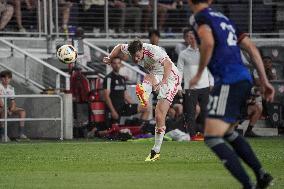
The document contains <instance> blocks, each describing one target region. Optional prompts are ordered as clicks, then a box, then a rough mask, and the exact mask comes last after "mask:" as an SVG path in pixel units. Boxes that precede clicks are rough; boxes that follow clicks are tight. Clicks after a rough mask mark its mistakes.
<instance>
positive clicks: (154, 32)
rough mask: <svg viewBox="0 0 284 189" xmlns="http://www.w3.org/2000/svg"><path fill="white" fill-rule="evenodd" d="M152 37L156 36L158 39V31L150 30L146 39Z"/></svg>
mask: <svg viewBox="0 0 284 189" xmlns="http://www.w3.org/2000/svg"><path fill="white" fill-rule="evenodd" d="M152 35H156V36H158V37H160V32H159V31H158V30H154V29H152V30H150V31H149V34H148V37H149V38H150V37H151V36H152Z"/></svg>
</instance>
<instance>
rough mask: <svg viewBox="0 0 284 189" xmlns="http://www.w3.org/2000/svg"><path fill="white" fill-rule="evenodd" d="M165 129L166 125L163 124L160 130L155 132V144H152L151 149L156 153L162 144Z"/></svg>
mask: <svg viewBox="0 0 284 189" xmlns="http://www.w3.org/2000/svg"><path fill="white" fill-rule="evenodd" d="M165 130H166V127H165V126H164V127H163V131H162V132H160V133H158V132H155V144H154V146H153V148H152V150H154V151H155V152H156V153H160V150H161V146H162V143H163V139H164V135H165Z"/></svg>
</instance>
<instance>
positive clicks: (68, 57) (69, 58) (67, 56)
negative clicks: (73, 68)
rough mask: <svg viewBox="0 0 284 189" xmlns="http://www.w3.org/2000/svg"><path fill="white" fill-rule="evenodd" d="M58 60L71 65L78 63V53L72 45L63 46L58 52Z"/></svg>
mask: <svg viewBox="0 0 284 189" xmlns="http://www.w3.org/2000/svg"><path fill="white" fill-rule="evenodd" d="M56 54H57V58H58V59H59V60H60V61H61V62H62V63H64V64H71V63H73V62H75V61H76V59H77V56H78V53H77V50H76V49H75V48H74V47H73V46H72V45H62V46H61V47H60V48H59V49H58V50H57V53H56Z"/></svg>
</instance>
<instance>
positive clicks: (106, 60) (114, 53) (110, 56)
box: [103, 44, 121, 64]
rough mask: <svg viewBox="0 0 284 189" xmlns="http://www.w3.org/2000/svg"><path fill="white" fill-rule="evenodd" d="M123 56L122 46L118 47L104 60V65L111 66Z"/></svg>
mask: <svg viewBox="0 0 284 189" xmlns="http://www.w3.org/2000/svg"><path fill="white" fill-rule="evenodd" d="M120 54H121V44H118V45H116V46H115V47H114V48H113V49H112V51H111V52H110V54H109V55H108V56H106V57H104V58H103V63H105V64H110V63H111V61H112V59H113V58H115V57H118V56H119V55H120Z"/></svg>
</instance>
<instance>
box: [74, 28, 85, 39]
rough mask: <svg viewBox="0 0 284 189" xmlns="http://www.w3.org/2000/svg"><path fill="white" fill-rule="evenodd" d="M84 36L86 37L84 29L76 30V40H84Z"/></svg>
mask: <svg viewBox="0 0 284 189" xmlns="http://www.w3.org/2000/svg"><path fill="white" fill-rule="evenodd" d="M84 35H85V31H84V29H83V28H82V27H78V28H77V29H76V32H75V37H76V38H84Z"/></svg>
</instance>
